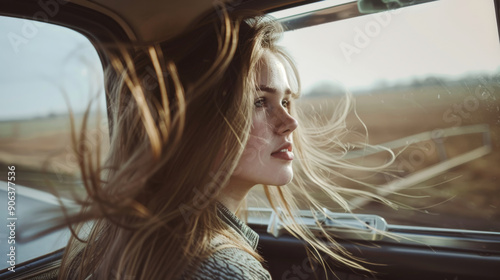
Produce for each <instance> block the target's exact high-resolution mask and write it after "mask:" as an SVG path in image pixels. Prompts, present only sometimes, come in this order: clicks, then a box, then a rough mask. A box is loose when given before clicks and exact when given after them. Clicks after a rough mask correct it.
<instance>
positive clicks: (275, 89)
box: [231, 51, 298, 186]
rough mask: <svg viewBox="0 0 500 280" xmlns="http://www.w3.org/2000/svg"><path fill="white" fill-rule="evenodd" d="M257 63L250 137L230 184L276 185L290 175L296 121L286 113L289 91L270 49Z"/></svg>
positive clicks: (287, 180)
mask: <svg viewBox="0 0 500 280" xmlns="http://www.w3.org/2000/svg"><path fill="white" fill-rule="evenodd" d="M261 62H262V63H260V67H259V69H258V70H257V89H256V92H255V97H254V113H253V118H252V121H253V123H252V129H251V131H250V138H249V139H248V142H247V145H246V147H245V150H244V151H243V154H242V156H241V158H240V161H239V163H238V165H237V167H236V169H235V171H234V173H233V175H232V177H231V183H234V184H245V185H256V184H267V185H275V186H280V185H285V184H287V183H289V182H290V181H291V180H292V177H293V170H292V160H293V143H292V132H293V131H294V130H295V129H296V128H297V125H298V124H297V120H295V119H294V118H293V117H292V116H291V115H290V114H289V106H290V104H291V102H292V94H291V90H290V85H289V83H288V78H287V74H286V71H285V67H284V66H283V64H282V63H281V62H280V60H279V59H278V58H277V57H276V55H274V54H273V53H271V52H270V51H266V52H265V54H264V56H263V57H262V60H261Z"/></svg>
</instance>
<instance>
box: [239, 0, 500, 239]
mask: <svg viewBox="0 0 500 280" xmlns="http://www.w3.org/2000/svg"><path fill="white" fill-rule="evenodd" d="M344 2H345V1H344ZM298 13H299V12H298V11H295V14H298ZM284 14H286V13H284ZM311 14H314V12H312V13H311ZM317 14H321V15H325V14H326V13H325V12H324V11H319V12H317ZM274 15H275V16H278V17H280V16H283V15H282V14H274ZM304 18H307V16H304ZM283 21H284V22H285V23H286V22H287V20H283ZM304 22H307V20H304ZM310 22H312V20H311V21H310ZM281 44H282V45H283V46H284V47H285V48H286V49H287V50H288V51H289V52H290V53H291V55H292V57H294V59H295V60H296V63H297V65H298V68H299V72H300V76H301V79H302V86H303V93H302V94H303V95H302V97H301V100H300V101H299V107H300V108H302V109H303V110H304V111H306V112H307V111H308V110H309V111H311V110H314V112H315V114H324V115H325V116H327V115H328V114H331V112H332V110H334V108H335V107H334V106H335V105H336V104H337V103H338V101H339V99H340V98H341V97H342V96H343V95H344V94H345V92H346V91H349V92H351V93H352V94H353V95H354V97H355V100H356V113H357V115H359V117H360V119H361V120H363V122H364V124H365V125H366V129H367V131H368V133H365V127H364V125H363V124H362V123H361V122H360V121H359V120H358V118H357V116H356V114H354V112H353V113H352V114H351V116H350V117H349V118H348V122H347V126H348V127H350V128H352V130H353V131H355V132H359V133H360V134H362V135H364V136H366V135H367V136H368V138H365V137H364V136H362V137H358V138H356V136H353V137H352V138H350V139H345V140H346V141H347V140H351V141H364V140H365V139H368V142H369V143H370V144H374V145H383V146H386V147H389V148H391V149H393V150H394V151H395V152H397V153H400V154H399V156H398V157H397V159H396V162H395V163H394V164H393V166H391V167H390V168H389V169H387V174H383V173H380V174H378V175H377V176H372V177H370V178H367V180H369V181H370V182H372V183H376V184H379V185H381V187H380V188H378V189H377V190H375V191H376V192H377V193H378V194H380V195H382V196H384V197H386V198H388V199H391V200H393V201H396V202H397V203H398V204H400V207H399V210H397V211H395V210H393V209H391V208H389V207H386V206H383V205H381V204H379V203H375V202H370V201H368V200H365V199H362V198H350V197H348V198H347V199H349V201H350V203H351V205H352V208H353V211H354V212H355V213H366V214H377V215H380V216H382V217H383V218H385V219H386V220H387V221H388V223H390V224H398V225H410V226H426V227H441V228H456V229H468V230H480V231H500V189H499V188H498V182H499V181H500V178H499V177H498V176H499V175H498V174H500V172H499V171H500V167H499V166H498V163H499V162H500V151H499V147H500V101H499V98H500V51H499V50H500V49H499V37H498V30H497V23H496V16H495V10H494V3H493V1H435V2H431V3H425V4H420V5H415V6H411V7H405V8H401V9H397V10H391V11H385V12H381V13H376V14H369V15H362V16H359V17H354V18H350V19H346V20H341V21H334V22H329V23H324V24H319V25H312V26H310V27H305V28H301V29H297V30H292V31H288V32H286V33H285V34H284V37H283V39H282V41H281ZM310 115H314V114H310ZM358 136H359V135H358ZM366 154H368V153H367V152H366V151H365V157H362V156H361V154H359V153H358V154H356V153H355V152H353V153H352V154H351V156H352V158H355V157H359V158H360V160H364V163H365V164H368V165H369V164H370V163H376V162H383V160H384V158H383V157H384V156H385V155H384V154H383V153H374V154H372V155H370V156H366ZM346 172H347V171H346ZM349 174H350V175H351V176H353V177H355V178H364V177H365V176H366V174H362V173H359V172H350V173H349ZM365 179H366V178H365ZM332 183H336V184H340V185H343V186H345V187H352V188H360V187H359V186H356V185H353V184H352V183H351V182H348V181H342V180H340V179H333V180H332ZM393 192H397V193H398V194H394V193H393ZM252 194H253V196H252V198H250V199H249V200H248V204H249V206H253V207H263V206H264V207H267V206H268V205H267V204H266V203H265V202H264V201H265V199H264V196H263V192H262V189H259V188H256V189H255V190H253V191H252ZM313 195H314V193H313ZM325 203H326V204H327V205H328V206H329V208H330V210H334V211H335V210H337V211H340V208H339V207H338V205H334V204H331V203H330V204H328V202H325Z"/></svg>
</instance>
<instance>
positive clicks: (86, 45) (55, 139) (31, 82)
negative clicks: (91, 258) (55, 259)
mask: <svg viewBox="0 0 500 280" xmlns="http://www.w3.org/2000/svg"><path fill="white" fill-rule="evenodd" d="M0 30H2V32H1V35H2V36H1V38H0V49H1V50H2V51H1V52H0V96H1V102H0V169H1V170H2V171H1V173H2V176H0V180H1V182H0V184H1V185H2V187H1V190H2V192H8V196H6V195H4V193H2V196H1V197H2V203H1V208H2V211H0V213H1V216H2V217H3V220H4V221H8V223H9V224H10V223H13V226H12V227H9V228H10V230H9V231H4V230H2V231H1V232H2V236H1V240H2V241H1V242H4V240H9V241H12V240H13V242H12V243H10V242H9V244H10V245H13V246H14V247H15V257H14V260H15V263H17V264H19V263H21V262H22V261H26V260H29V259H32V258H34V257H37V256H40V255H44V254H46V253H49V252H51V251H54V250H56V249H58V248H61V247H63V246H65V243H66V240H67V237H68V235H67V234H66V235H63V234H64V233H63V232H57V233H55V234H53V235H50V236H46V237H44V238H40V239H37V240H35V241H33V242H29V243H22V244H21V243H19V240H16V239H19V238H20V236H19V234H20V231H19V230H20V228H21V227H26V226H27V225H28V224H29V222H32V221H33V220H34V219H35V218H34V217H33V216H31V215H33V213H35V212H37V211H38V210H41V209H44V208H47V207H48V206H56V205H57V201H56V200H54V199H53V197H52V196H51V195H50V194H49V193H53V192H54V190H55V191H57V192H58V193H59V194H60V195H61V196H63V197H70V196H71V195H72V194H71V193H70V192H68V190H69V189H70V188H69V187H70V186H71V187H72V188H71V189H73V190H79V189H80V190H81V189H82V188H79V187H78V186H81V183H80V172H79V169H78V165H77V161H76V158H75V156H74V155H73V153H72V150H73V148H72V144H71V122H70V114H69V112H70V110H71V112H72V115H73V118H74V124H75V131H76V133H78V130H79V128H80V127H81V124H82V119H83V113H84V112H85V110H86V109H87V106H88V105H89V104H90V103H91V102H92V107H91V109H90V116H89V118H88V128H89V131H90V133H89V135H88V137H87V138H86V139H85V143H86V145H87V146H88V148H89V149H92V147H94V145H95V144H96V143H97V142H102V143H104V145H103V147H104V149H105V147H106V146H107V143H108V140H107V136H108V124H107V119H106V112H105V110H106V106H105V98H104V94H103V71H102V66H101V62H100V60H99V57H98V55H97V52H96V50H95V48H94V47H93V46H92V44H91V43H90V42H89V40H87V39H86V38H85V37H84V36H82V35H81V34H79V33H77V32H75V31H73V30H70V29H68V28H64V27H60V26H56V25H51V24H46V23H42V22H36V21H31V20H25V19H18V18H9V17H0ZM104 152H105V151H103V153H104ZM75 186H77V187H76V188H75ZM8 206H10V208H8ZM48 215H49V214H47V215H45V216H44V215H42V216H41V218H43V219H50V216H48ZM52 215H54V214H52ZM38 218H40V217H38ZM61 235H63V236H65V237H64V238H61V237H60V236H61ZM16 241H17V242H16ZM0 248H1V249H0V250H1V252H0V253H1V254H0V255H2V263H1V268H4V267H6V266H7V265H9V266H10V264H8V262H5V258H8V260H11V259H12V258H10V257H6V256H7V255H8V254H9V253H11V251H12V250H10V246H3V245H2V246H0Z"/></svg>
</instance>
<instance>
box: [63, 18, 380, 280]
mask: <svg viewBox="0 0 500 280" xmlns="http://www.w3.org/2000/svg"><path fill="white" fill-rule="evenodd" d="M280 32H281V28H280V26H279V24H277V23H275V22H273V21H272V20H269V19H266V18H264V17H259V16H255V15H248V13H246V14H243V13H239V12H234V11H233V12H227V11H226V10H225V9H224V8H220V9H218V10H217V12H216V13H212V14H211V15H208V16H206V17H204V18H202V19H200V20H199V21H198V23H197V24H195V25H194V26H193V28H191V29H190V30H188V31H186V32H184V33H183V34H182V35H180V36H177V37H176V38H173V39H170V40H167V41H165V42H163V43H159V44H153V45H151V46H145V47H139V48H138V47H136V49H134V51H130V50H125V48H123V46H120V48H118V49H119V50H120V54H121V55H119V56H117V55H116V53H117V51H116V49H114V52H110V55H111V53H114V54H115V55H114V56H112V59H111V63H112V66H113V70H114V72H113V73H114V74H110V76H109V78H108V85H109V86H108V89H109V93H110V94H109V98H110V110H111V120H110V121H111V122H112V130H111V147H110V152H109V155H108V156H107V160H106V162H105V164H104V165H103V166H100V165H99V164H98V163H97V161H96V160H95V157H96V156H98V155H95V154H91V153H90V152H91V150H90V149H86V147H85V145H83V144H76V148H77V156H78V158H79V160H80V166H81V171H82V174H83V177H84V183H85V187H86V190H87V193H88V198H87V199H86V200H85V201H83V202H82V204H83V210H82V211H81V212H80V213H79V214H78V215H74V216H68V217H67V219H66V222H67V223H69V224H71V225H72V227H73V229H74V233H75V235H74V236H73V237H72V239H71V240H70V242H69V245H68V247H67V250H66V252H65V256H64V259H63V263H62V267H61V270H60V274H59V279H270V278H271V277H270V275H269V273H268V272H267V271H266V269H265V268H264V267H263V265H262V264H261V262H263V259H262V257H261V256H260V255H259V253H258V252H257V251H256V246H257V242H258V235H257V234H256V233H255V232H254V231H253V230H252V229H250V228H249V227H248V226H247V225H245V224H244V223H243V222H242V221H241V220H239V219H238V218H237V217H236V215H235V212H236V211H238V209H239V207H240V206H241V205H242V202H243V201H244V199H245V197H246V195H247V193H248V192H249V190H250V189H251V188H252V187H253V186H255V185H257V184H263V185H264V187H265V190H266V195H267V197H268V199H269V202H270V204H271V205H272V207H274V208H275V209H277V207H280V208H281V209H283V210H285V211H282V212H280V213H281V214H280V215H281V219H283V220H286V221H287V227H288V228H287V229H288V230H289V231H290V232H291V233H292V234H293V235H294V236H297V237H299V238H302V239H304V240H305V241H307V242H308V243H309V244H310V245H311V248H312V249H311V250H312V252H313V254H314V256H315V257H316V259H317V260H319V261H321V256H328V257H329V258H332V259H334V260H337V261H339V262H341V263H345V264H348V265H350V266H353V267H356V268H359V269H363V267H362V266H361V265H359V264H358V263H356V262H355V261H353V260H352V259H351V258H349V257H347V256H346V255H345V252H343V251H342V250H341V249H339V248H336V249H332V247H328V246H326V245H324V243H323V242H321V241H320V240H318V239H316V238H315V236H314V235H313V234H312V233H311V232H310V231H309V230H308V229H307V228H306V227H302V226H301V225H300V224H298V223H297V222H296V221H295V219H294V211H296V210H297V206H296V203H295V197H296V196H297V195H301V196H302V197H303V198H304V199H305V201H307V202H308V205H309V206H310V208H311V209H314V210H319V209H322V205H321V204H320V203H319V202H317V201H315V200H314V199H313V198H312V197H311V196H309V194H308V192H307V188H306V186H307V185H314V186H315V187H317V188H318V189H319V190H321V191H323V192H324V194H325V195H326V196H328V197H330V198H331V199H334V200H336V201H338V202H339V203H340V204H341V205H344V206H346V208H347V205H346V203H345V201H343V200H342V199H341V198H340V196H339V195H338V193H339V191H340V190H344V191H349V190H348V189H342V188H340V187H337V186H334V185H332V182H331V181H330V179H329V178H328V176H329V175H328V174H327V172H325V171H328V172H330V174H337V175H340V173H339V172H338V171H335V170H336V168H338V167H342V166H343V167H345V166H347V165H345V164H344V163H343V162H342V160H341V154H342V153H339V149H336V153H335V154H332V155H329V154H328V151H324V150H323V151H321V150H320V148H321V146H322V145H320V144H318V143H319V142H314V141H316V140H318V139H320V138H321V139H324V138H322V137H324V136H325V135H326V136H328V135H338V134H339V133H343V132H344V130H345V127H344V125H343V122H344V119H345V115H346V114H347V112H348V109H349V107H350V106H349V104H346V106H345V107H343V109H342V110H341V111H339V112H338V113H337V114H336V119H334V120H332V122H330V123H329V125H328V126H327V127H323V128H322V129H319V130H314V131H309V132H308V133H304V131H301V127H300V126H301V122H300V121H299V120H298V117H297V114H296V112H295V108H294V103H295V100H296V98H298V97H299V95H300V84H299V80H298V76H297V71H296V70H295V67H294V64H293V63H292V60H291V59H290V57H289V56H287V54H286V53H285V52H284V51H283V50H282V49H281V48H280V47H278V46H277V45H276V40H277V39H278V38H279V35H280ZM151 73H154V74H155V75H152V74H151ZM302 129H305V127H304V128H302ZM316 136H321V137H319V138H318V137H317V138H315V137H316ZM82 137H83V134H82ZM307 141H309V142H307ZM311 141H312V142H311ZM318 141H319V140H318ZM337 148H340V151H342V149H343V148H342V147H341V146H338V147H337ZM292 163H293V164H292ZM294 169H296V170H297V171H300V172H299V173H297V174H295V178H294V179H293V183H291V184H289V183H290V182H292V178H293V177H294ZM352 192H353V193H356V191H352ZM358 192H359V191H358ZM357 194H362V195H365V196H370V194H369V193H357ZM329 241H330V242H334V240H333V239H332V238H329Z"/></svg>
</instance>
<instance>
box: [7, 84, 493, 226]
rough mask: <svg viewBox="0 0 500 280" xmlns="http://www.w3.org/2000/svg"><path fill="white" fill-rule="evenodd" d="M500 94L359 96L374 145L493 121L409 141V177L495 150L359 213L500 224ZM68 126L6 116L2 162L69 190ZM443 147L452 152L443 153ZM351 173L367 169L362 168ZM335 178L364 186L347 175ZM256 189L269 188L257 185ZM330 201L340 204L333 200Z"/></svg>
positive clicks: (311, 102) (435, 90)
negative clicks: (483, 128) (478, 128)
mask: <svg viewBox="0 0 500 280" xmlns="http://www.w3.org/2000/svg"><path fill="white" fill-rule="evenodd" d="M499 98H500V95H499V94H498V91H495V92H493V93H492V94H490V95H488V96H482V95H477V94H475V93H474V87H473V88H472V90H471V88H470V87H464V86H456V87H448V88H443V87H440V86H427V87H420V88H407V89H397V90H396V89H394V90H385V91H384V92H372V93H371V94H364V95H357V96H356V111H357V113H358V114H359V116H360V118H361V119H362V120H363V121H364V123H365V125H366V127H367V128H368V136H369V138H368V139H369V143H370V144H381V143H385V142H389V141H393V140H396V139H400V138H403V137H407V136H411V135H414V134H417V133H422V132H427V131H435V132H436V133H437V135H438V136H439V133H440V132H442V131H443V130H445V129H448V128H461V127H466V126H468V125H475V124H485V125H487V126H488V130H489V135H487V136H485V137H484V138H483V134H480V133H475V134H469V135H456V136H450V137H445V138H443V139H440V140H439V139H438V140H439V141H441V143H442V145H441V144H439V143H438V142H436V141H434V140H427V141H423V142H419V143H414V144H411V145H406V146H407V147H406V149H405V150H404V152H402V153H401V154H400V156H399V157H398V158H397V159H396V162H395V163H394V164H393V167H392V168H391V169H390V170H388V172H389V173H390V174H393V175H396V176H398V177H401V178H403V180H405V179H404V178H408V176H411V175H412V174H415V172H420V171H423V170H426V169H427V168H430V167H432V166H434V165H436V164H439V163H440V162H443V161H446V160H450V159H453V158H455V157H457V156H460V155H461V154H464V153H466V152H468V151H471V150H473V149H476V148H478V147H482V146H484V145H485V143H486V144H488V143H490V144H489V145H490V146H491V152H489V153H488V154H487V155H484V156H481V157H479V158H477V159H474V160H470V161H468V162H466V163H463V164H460V165H458V166H455V167H453V168H450V169H447V170H446V171H444V172H439V173H437V174H435V175H434V176H432V177H430V178H426V179H425V180H423V181H422V182H419V183H417V184H414V185H409V186H405V187H404V188H403V189H401V190H399V193H400V194H403V195H398V194H391V195H388V196H387V197H388V198H389V199H391V200H394V201H396V202H397V203H398V204H400V205H404V206H402V207H400V209H399V210H397V211H396V210H392V209H390V208H388V207H386V206H383V205H381V204H379V203H374V202H369V201H365V202H363V203H361V204H360V205H359V206H360V208H358V209H356V210H355V212H360V213H376V214H379V215H381V216H383V217H384V218H386V220H387V221H388V222H389V223H393V224H408V225H420V226H438V227H448V228H464V229H476V230H493V231H500V184H499V182H500V178H499V176H500V174H499V173H500V109H499V106H500V101H499V100H498V99H499ZM337 102H338V98H334V97H318V98H304V99H303V100H301V101H300V104H299V106H300V107H301V109H302V110H303V111H304V112H305V113H306V114H309V115H312V114H313V113H320V114H331V113H332V111H333V110H334V109H335V104H336V103H337ZM320 107H321V108H320ZM311 110H314V112H313V111H311ZM76 123H77V124H79V123H81V117H77V118H76ZM90 123H91V124H93V125H92V126H91V127H92V128H91V132H92V133H91V135H93V136H92V137H89V138H88V139H87V141H89V143H90V145H89V147H93V145H95V143H96V141H97V140H96V139H99V140H100V141H103V143H106V142H107V141H108V140H107V125H106V123H105V122H99V121H97V120H96V119H95V118H93V119H91V120H90ZM347 124H348V127H349V128H351V129H352V131H354V132H358V133H360V134H365V131H364V128H363V126H362V125H361V123H360V122H359V120H358V119H357V118H356V117H355V115H354V114H351V115H350V116H349V118H348V121H347ZM77 126H78V125H77ZM68 131H69V122H68V120H67V119H66V117H65V116H59V117H57V116H56V117H52V118H44V119H34V120H25V121H12V122H0V168H2V170H7V169H6V165H12V164H14V165H16V168H17V175H16V179H17V183H18V184H21V185H25V186H28V187H33V188H37V189H42V190H50V189H51V188H56V189H57V190H59V191H60V192H61V193H62V194H63V195H64V190H67V189H69V188H70V187H71V186H74V185H75V184H76V185H78V180H79V179H78V178H79V171H78V166H77V164H76V161H75V157H74V156H73V155H72V148H71V147H72V145H71V137H70V134H69V132H68ZM436 133H435V134H436ZM352 135H354V136H353V137H352V138H349V137H347V138H345V141H354V140H364V139H365V138H363V137H360V136H359V134H358V135H355V134H352ZM439 147H441V148H439ZM439 149H441V152H444V154H445V157H443V154H441V156H440V155H439V154H438V152H439ZM400 150H401V149H396V151H400ZM381 159H382V158H380V156H378V155H377V154H375V155H373V156H371V157H368V158H366V159H364V160H365V163H370V162H372V161H376V160H379V161H380V160H381ZM346 172H348V171H346ZM5 174H6V172H5ZM350 175H351V176H353V177H361V176H363V175H362V174H357V173H356V172H351V173H350ZM2 180H3V179H2ZM333 180H334V181H335V179H333ZM370 180H371V182H372V183H375V184H379V185H385V184H389V183H390V181H391V180H393V178H392V177H390V176H384V175H382V174H378V175H377V176H373V177H371V178H370ZM333 183H335V184H339V185H343V186H345V187H357V186H353V185H351V184H350V183H349V182H345V181H342V180H338V181H335V182H333ZM254 193H255V194H257V195H262V193H261V192H260V191H259V189H258V188H257V189H256V190H255V192H254ZM252 201H253V200H252ZM250 204H252V203H250ZM330 207H331V208H332V209H333V210H335V209H338V206H337V205H334V204H332V205H330Z"/></svg>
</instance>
